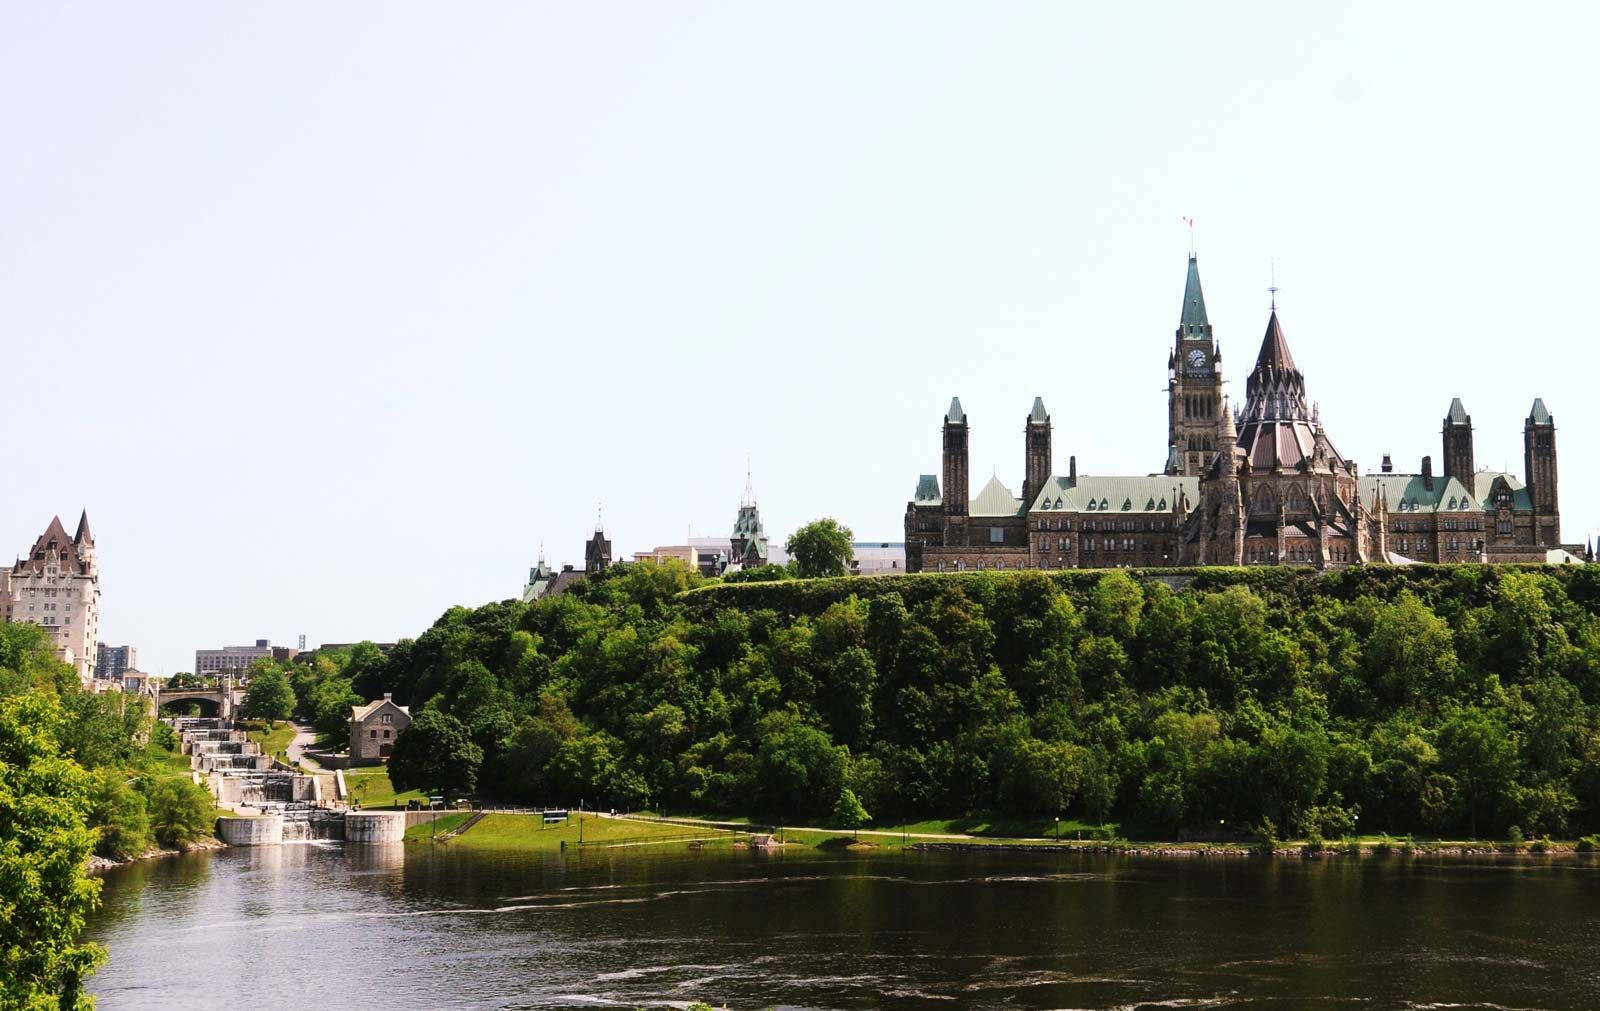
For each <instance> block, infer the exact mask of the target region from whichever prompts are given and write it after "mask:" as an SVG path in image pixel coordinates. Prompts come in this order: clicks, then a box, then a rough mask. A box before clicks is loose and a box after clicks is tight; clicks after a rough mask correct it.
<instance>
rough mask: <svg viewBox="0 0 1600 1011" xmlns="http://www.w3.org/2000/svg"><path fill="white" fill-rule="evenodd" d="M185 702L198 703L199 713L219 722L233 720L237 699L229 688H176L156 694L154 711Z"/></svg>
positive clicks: (164, 689)
mask: <svg viewBox="0 0 1600 1011" xmlns="http://www.w3.org/2000/svg"><path fill="white" fill-rule="evenodd" d="M185 702H198V703H199V704H200V713H201V715H203V716H211V717H215V718H216V719H220V720H231V719H233V709H234V705H235V704H236V703H237V699H235V698H234V692H233V689H232V688H231V687H224V688H178V689H166V688H163V689H162V690H161V691H158V692H157V693H156V711H157V712H160V711H161V710H162V709H163V708H164V707H166V706H175V705H179V704H181V703H185Z"/></svg>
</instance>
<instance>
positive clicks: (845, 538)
mask: <svg viewBox="0 0 1600 1011" xmlns="http://www.w3.org/2000/svg"><path fill="white" fill-rule="evenodd" d="M854 537H855V534H853V533H852V532H851V531H850V528H849V527H846V526H841V525H840V524H839V521H838V520H835V519H832V518H828V517H824V518H823V519H820V520H812V521H811V522H810V523H807V524H806V525H805V526H803V527H801V528H800V529H799V530H796V531H795V532H794V533H792V534H790V535H789V539H788V541H786V542H785V543H784V546H783V549H784V551H786V552H788V554H789V557H790V558H791V559H793V561H794V567H795V573H796V574H797V575H799V576H800V577H801V578H803V579H815V578H817V577H819V576H842V575H845V574H846V573H847V572H849V569H850V562H851V561H852V560H853V559H854V558H855V556H856V553H855V549H854V548H853V547H852V546H851V543H850V542H851V541H852V540H853V539H854Z"/></svg>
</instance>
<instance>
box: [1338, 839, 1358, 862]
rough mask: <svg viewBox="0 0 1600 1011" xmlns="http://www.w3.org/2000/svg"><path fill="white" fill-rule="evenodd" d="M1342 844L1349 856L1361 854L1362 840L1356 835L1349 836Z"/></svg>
mask: <svg viewBox="0 0 1600 1011" xmlns="http://www.w3.org/2000/svg"><path fill="white" fill-rule="evenodd" d="M1340 845H1342V846H1343V847H1344V851H1345V853H1346V854H1347V855H1349V856H1353V857H1358V856H1360V855H1361V840H1359V839H1357V838H1356V837H1355V836H1349V837H1348V838H1346V839H1344V840H1343V842H1342V843H1341V844H1340Z"/></svg>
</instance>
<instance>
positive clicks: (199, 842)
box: [85, 835, 228, 874]
mask: <svg viewBox="0 0 1600 1011" xmlns="http://www.w3.org/2000/svg"><path fill="white" fill-rule="evenodd" d="M227 848H228V844H227V843H225V842H223V841H222V840H221V839H218V838H217V837H216V836H209V835H208V836H202V837H201V838H199V839H196V840H195V841H194V842H192V843H190V844H189V845H188V846H185V847H183V848H182V849H155V850H146V851H145V852H143V853H140V854H137V855H136V856H131V857H129V858H128V859H126V860H113V859H112V858H111V857H103V856H100V855H99V854H98V853H91V854H89V860H88V864H87V867H86V868H85V869H86V870H87V872H88V873H90V874H104V873H105V872H106V871H112V870H116V869H117V868H118V867H126V866H128V865H129V864H136V863H142V862H143V861H146V860H155V859H158V858H160V857H180V856H183V855H184V854H185V853H200V852H205V851H208V850H222V849H227Z"/></svg>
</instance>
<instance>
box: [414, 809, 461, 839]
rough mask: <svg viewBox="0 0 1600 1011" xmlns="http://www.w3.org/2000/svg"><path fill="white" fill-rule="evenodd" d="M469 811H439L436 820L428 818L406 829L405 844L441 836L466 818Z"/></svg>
mask: <svg viewBox="0 0 1600 1011" xmlns="http://www.w3.org/2000/svg"><path fill="white" fill-rule="evenodd" d="M470 817H472V812H471V811H449V812H446V811H440V812H439V817H438V818H430V819H429V820H428V821H425V822H423V823H421V824H420V825H413V826H411V827H410V828H408V829H406V842H427V841H428V840H429V839H431V838H432V837H433V836H435V835H443V834H445V833H446V832H448V831H450V830H451V829H453V828H455V827H456V826H458V825H460V824H461V823H462V822H464V821H466V820H467V819H468V818H470Z"/></svg>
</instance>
